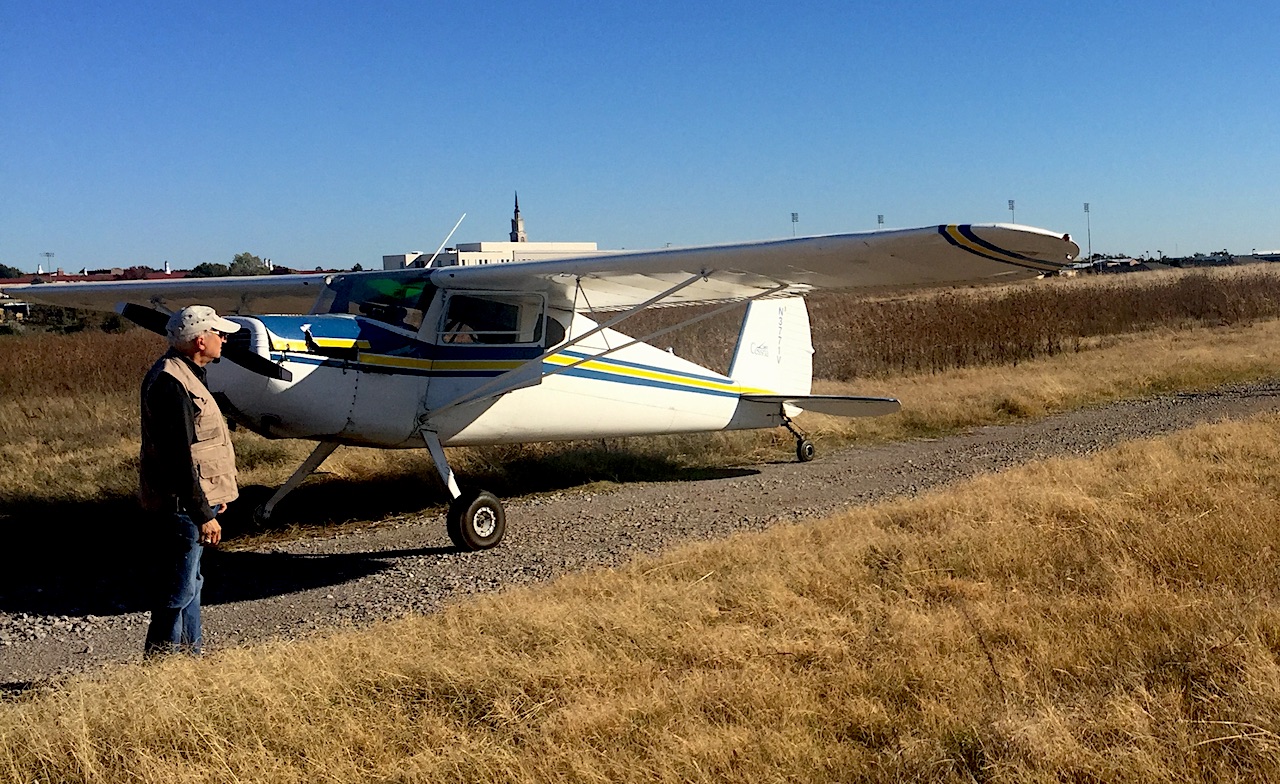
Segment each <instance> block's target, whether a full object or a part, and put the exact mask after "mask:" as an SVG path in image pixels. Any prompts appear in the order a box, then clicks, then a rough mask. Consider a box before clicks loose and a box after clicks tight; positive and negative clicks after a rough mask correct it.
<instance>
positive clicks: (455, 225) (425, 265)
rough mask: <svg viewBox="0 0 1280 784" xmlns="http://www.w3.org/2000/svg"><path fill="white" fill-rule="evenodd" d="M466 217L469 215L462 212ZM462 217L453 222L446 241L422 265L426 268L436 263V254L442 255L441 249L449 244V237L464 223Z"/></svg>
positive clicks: (463, 216)
mask: <svg viewBox="0 0 1280 784" xmlns="http://www.w3.org/2000/svg"><path fill="white" fill-rule="evenodd" d="M465 217H467V214H466V213H465V212H464V213H462V218H465ZM462 218H458V222H457V223H455V224H453V228H452V229H450V231H449V233H448V235H446V236H445V238H444V242H442V243H440V247H438V248H436V252H435V253H432V254H431V258H429V259H427V263H426V264H423V265H422V266H423V267H424V268H425V267H430V266H431V265H432V264H435V263H436V256H439V255H440V251H442V250H444V246H445V245H448V244H449V237H452V236H453V233H454V232H455V231H457V230H458V227H459V226H461V225H462Z"/></svg>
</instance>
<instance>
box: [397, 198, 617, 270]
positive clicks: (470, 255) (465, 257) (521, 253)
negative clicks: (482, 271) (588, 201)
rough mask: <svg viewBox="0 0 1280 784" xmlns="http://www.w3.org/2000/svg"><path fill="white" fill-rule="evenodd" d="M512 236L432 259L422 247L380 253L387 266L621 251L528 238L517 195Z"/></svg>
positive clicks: (450, 250) (452, 264)
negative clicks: (420, 249) (408, 250)
mask: <svg viewBox="0 0 1280 784" xmlns="http://www.w3.org/2000/svg"><path fill="white" fill-rule="evenodd" d="M510 237H511V239H510V240H509V241H507V242H460V243H458V246H457V247H456V248H445V249H444V250H442V251H440V254H439V255H438V256H436V258H435V261H431V255H430V254H427V253H423V252H421V251H410V252H409V253H396V254H393V255H390V256H383V257H382V268H383V269H386V270H393V269H403V268H405V267H425V266H426V265H427V262H429V261H431V266H432V267H456V266H464V267H465V266H470V265H472V264H499V263H504V262H511V261H545V260H547V259H567V258H573V257H575V256H602V255H606V254H610V253H621V252H622V251H616V250H600V249H599V248H597V247H596V244H595V243H594V242H529V240H528V238H527V235H526V234H525V230H524V218H522V217H520V197H519V195H517V196H516V209H515V214H514V216H513V217H512V218H511V235H510Z"/></svg>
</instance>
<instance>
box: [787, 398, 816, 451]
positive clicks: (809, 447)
mask: <svg viewBox="0 0 1280 784" xmlns="http://www.w3.org/2000/svg"><path fill="white" fill-rule="evenodd" d="M782 426H783V427H785V428H786V429H787V430H788V431H790V432H791V435H793V436H795V437H796V460H798V461H800V462H801V463H807V462H809V461H810V460H812V459H813V458H814V457H815V456H816V455H817V454H818V450H816V449H814V447H813V442H812V441H810V440H809V437H808V436H807V435H805V434H804V431H803V430H801V429H800V428H798V427H796V426H795V423H794V422H792V421H791V417H789V416H787V414H786V412H785V411H784V412H783V414H782Z"/></svg>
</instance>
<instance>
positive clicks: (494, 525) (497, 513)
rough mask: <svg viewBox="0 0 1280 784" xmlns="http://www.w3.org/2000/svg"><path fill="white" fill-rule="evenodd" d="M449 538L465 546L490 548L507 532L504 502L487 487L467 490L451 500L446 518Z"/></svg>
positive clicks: (468, 547)
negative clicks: (485, 488) (487, 490)
mask: <svg viewBox="0 0 1280 784" xmlns="http://www.w3.org/2000/svg"><path fill="white" fill-rule="evenodd" d="M445 522H446V527H447V528H448V531H449V538H450V539H452V540H453V543H454V544H456V545H457V546H458V547H459V548H461V549H463V550H468V551H471V550H488V549H489V548H490V547H494V546H496V545H497V544H498V542H501V541H502V537H503V536H504V535H505V534H506V532H507V515H506V512H504V511H503V509H502V502H501V501H499V500H498V498H497V496H495V495H494V494H493V493H489V492H486V491H484V490H473V491H470V492H464V493H463V494H462V495H460V496H459V497H457V498H455V499H454V500H453V503H451V504H449V516H448V517H447V518H446V521H445Z"/></svg>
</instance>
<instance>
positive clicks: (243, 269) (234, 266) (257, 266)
mask: <svg viewBox="0 0 1280 784" xmlns="http://www.w3.org/2000/svg"><path fill="white" fill-rule="evenodd" d="M269 272H271V268H270V267H268V266H267V263H266V262H265V261H263V260H262V259H260V258H258V257H257V256H255V255H253V254H252V253H249V252H248V251H245V252H244V253H237V254H236V255H235V257H234V258H232V259H231V267H230V274H232V275H266V274H268V273H269Z"/></svg>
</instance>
